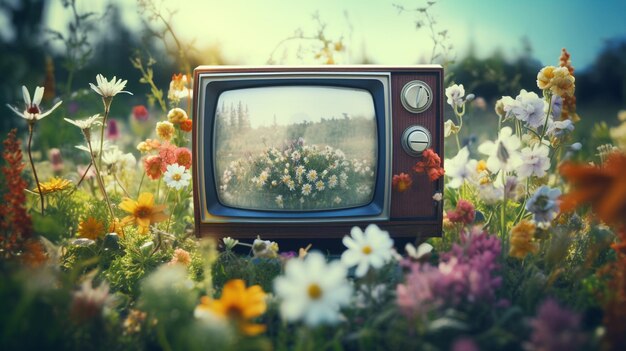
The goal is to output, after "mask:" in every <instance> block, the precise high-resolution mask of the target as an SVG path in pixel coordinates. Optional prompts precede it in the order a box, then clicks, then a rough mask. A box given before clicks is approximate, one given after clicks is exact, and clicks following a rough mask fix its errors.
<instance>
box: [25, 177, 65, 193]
mask: <svg viewBox="0 0 626 351" xmlns="http://www.w3.org/2000/svg"><path fill="white" fill-rule="evenodd" d="M39 186H40V187H41V193H42V194H44V195H47V194H52V193H56V192H57V191H63V190H66V189H68V188H69V187H70V186H72V182H71V181H69V180H67V179H63V178H56V177H54V178H52V179H50V180H49V181H47V182H43V183H39ZM33 191H34V192H36V193H38V194H39V189H38V188H37V187H35V189H33Z"/></svg>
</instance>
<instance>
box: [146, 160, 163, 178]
mask: <svg viewBox="0 0 626 351" xmlns="http://www.w3.org/2000/svg"><path fill="white" fill-rule="evenodd" d="M143 166H144V168H145V169H146V175H147V176H148V178H150V179H152V180H157V179H159V178H161V176H162V175H163V172H165V169H166V167H167V164H165V162H163V159H162V158H161V157H159V156H156V155H153V156H148V157H146V158H145V159H144V160H143Z"/></svg>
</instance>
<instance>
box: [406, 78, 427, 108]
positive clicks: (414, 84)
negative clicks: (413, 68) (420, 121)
mask: <svg viewBox="0 0 626 351" xmlns="http://www.w3.org/2000/svg"><path fill="white" fill-rule="evenodd" d="M400 101H401V102H402V106H403V107H404V108H405V109H406V110H407V111H409V112H412V113H420V112H424V111H426V110H427V109H428V108H429V107H430V105H431V104H432V103H433V91H432V89H430V86H429V85H428V84H426V83H425V82H423V81H421V80H413V81H410V82H408V83H406V84H405V85H404V87H403V88H402V93H401V94H400Z"/></svg>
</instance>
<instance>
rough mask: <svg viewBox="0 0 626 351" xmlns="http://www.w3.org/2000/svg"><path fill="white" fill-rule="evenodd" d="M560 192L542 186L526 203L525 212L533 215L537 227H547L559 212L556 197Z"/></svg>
mask: <svg viewBox="0 0 626 351" xmlns="http://www.w3.org/2000/svg"><path fill="white" fill-rule="evenodd" d="M559 196H561V190H559V189H552V188H550V187H548V186H547V185H542V186H541V187H540V188H539V189H537V191H536V192H535V193H534V194H533V196H532V197H531V198H530V199H529V200H528V202H527V203H526V211H529V212H531V213H532V214H533V216H534V217H533V219H534V220H535V222H536V223H537V226H539V227H544V228H545V227H549V226H550V222H551V221H552V220H553V219H554V217H556V215H557V213H558V212H559V204H558V201H557V199H558V197H559Z"/></svg>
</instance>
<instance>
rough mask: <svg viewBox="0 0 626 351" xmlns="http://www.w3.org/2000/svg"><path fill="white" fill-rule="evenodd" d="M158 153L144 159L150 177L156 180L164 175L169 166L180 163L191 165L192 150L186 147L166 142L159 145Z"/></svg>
mask: <svg viewBox="0 0 626 351" xmlns="http://www.w3.org/2000/svg"><path fill="white" fill-rule="evenodd" d="M157 151H158V152H159V153H158V155H151V156H148V157H146V158H145V159H144V161H143V162H144V168H145V169H146V174H147V175H148V177H150V179H153V180H156V179H159V178H161V176H163V173H165V170H166V169H167V166H169V165H171V164H174V163H178V164H179V165H180V166H183V167H185V168H186V169H189V167H191V150H189V149H188V148H186V147H177V146H176V145H173V144H170V143H169V142H164V143H162V144H160V145H159V147H158V149H157Z"/></svg>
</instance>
